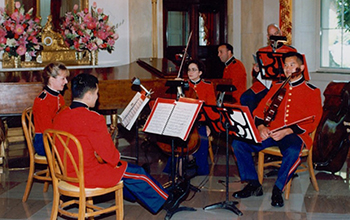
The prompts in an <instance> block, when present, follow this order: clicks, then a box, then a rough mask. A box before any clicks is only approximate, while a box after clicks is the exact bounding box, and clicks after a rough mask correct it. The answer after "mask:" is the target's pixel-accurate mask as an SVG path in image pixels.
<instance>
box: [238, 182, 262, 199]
mask: <svg viewBox="0 0 350 220" xmlns="http://www.w3.org/2000/svg"><path fill="white" fill-rule="evenodd" d="M262 195H263V190H262V186H261V185H259V186H253V185H252V184H251V183H248V184H247V185H246V186H245V187H244V188H243V189H242V190H241V191H238V192H234V193H233V194H232V196H233V197H235V198H239V199H242V198H248V197H250V196H262Z"/></svg>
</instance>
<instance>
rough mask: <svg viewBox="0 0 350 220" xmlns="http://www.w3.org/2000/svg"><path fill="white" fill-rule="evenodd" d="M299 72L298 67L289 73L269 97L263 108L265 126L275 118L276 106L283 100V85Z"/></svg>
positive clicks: (284, 89) (284, 91)
mask: <svg viewBox="0 0 350 220" xmlns="http://www.w3.org/2000/svg"><path fill="white" fill-rule="evenodd" d="M300 74H301V70H300V68H297V69H296V70H295V72H293V73H292V74H290V76H289V77H288V78H287V79H286V80H285V81H284V82H283V84H282V85H281V86H280V88H279V89H278V90H277V91H276V93H275V94H274V95H273V96H272V97H271V99H270V102H268V103H267V104H266V107H267V108H265V110H264V124H265V126H267V127H268V126H269V125H270V123H271V122H272V121H273V120H274V119H275V116H276V114H277V110H278V107H279V106H280V104H281V103H282V101H283V98H284V96H285V94H286V88H285V86H286V85H287V83H288V82H289V81H290V80H291V79H292V78H294V77H297V76H299V75H300Z"/></svg>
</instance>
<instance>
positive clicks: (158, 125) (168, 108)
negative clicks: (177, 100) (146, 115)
mask: <svg viewBox="0 0 350 220" xmlns="http://www.w3.org/2000/svg"><path fill="white" fill-rule="evenodd" d="M174 107H175V105H174V104H173V103H171V104H169V103H158V105H157V106H156V109H155V111H154V114H153V116H152V118H151V120H150V122H149V123H148V126H147V127H146V129H145V130H144V131H146V132H150V133H155V134H162V133H163V130H164V127H165V125H166V123H167V122H168V118H169V117H170V114H171V112H172V111H173V108H174Z"/></svg>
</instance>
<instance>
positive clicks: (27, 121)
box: [21, 107, 35, 157]
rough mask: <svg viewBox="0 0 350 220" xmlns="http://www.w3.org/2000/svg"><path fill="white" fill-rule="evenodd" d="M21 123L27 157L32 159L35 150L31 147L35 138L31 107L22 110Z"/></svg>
mask: <svg viewBox="0 0 350 220" xmlns="http://www.w3.org/2000/svg"><path fill="white" fill-rule="evenodd" d="M21 122H22V128H23V132H24V137H25V138H26V143H27V147H28V151H29V155H30V157H34V154H35V149H34V146H33V140H34V136H35V127H34V123H33V109H32V107H28V108H26V109H24V110H23V112H22V119H21Z"/></svg>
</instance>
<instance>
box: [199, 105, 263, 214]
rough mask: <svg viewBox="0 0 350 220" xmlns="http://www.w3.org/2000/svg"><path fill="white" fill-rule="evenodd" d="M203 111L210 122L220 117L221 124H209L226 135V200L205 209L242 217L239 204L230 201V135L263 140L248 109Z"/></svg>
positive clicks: (230, 107)
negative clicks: (215, 116) (229, 211)
mask: <svg viewBox="0 0 350 220" xmlns="http://www.w3.org/2000/svg"><path fill="white" fill-rule="evenodd" d="M203 109H204V115H205V117H206V118H208V119H209V120H208V121H211V120H212V119H213V115H214V114H217V116H219V117H220V120H219V121H220V123H219V124H218V123H217V120H214V123H211V124H209V126H210V127H211V128H212V130H213V131H215V132H225V133H226V200H225V201H223V202H218V203H214V204H212V205H208V206H205V207H204V208H203V209H204V210H210V209H217V208H221V209H227V210H231V211H232V212H234V213H235V214H237V215H238V216H241V215H243V213H242V212H241V211H240V210H239V209H238V208H237V207H236V205H237V204H238V202H237V201H230V200H229V150H228V149H229V135H233V136H234V137H236V138H238V139H244V140H248V141H253V142H261V138H260V136H259V135H258V131H257V129H256V127H255V126H254V123H253V119H252V116H251V114H250V111H249V109H248V107H246V106H240V105H234V104H224V106H223V107H217V106H204V107H203Z"/></svg>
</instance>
